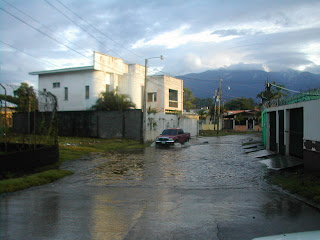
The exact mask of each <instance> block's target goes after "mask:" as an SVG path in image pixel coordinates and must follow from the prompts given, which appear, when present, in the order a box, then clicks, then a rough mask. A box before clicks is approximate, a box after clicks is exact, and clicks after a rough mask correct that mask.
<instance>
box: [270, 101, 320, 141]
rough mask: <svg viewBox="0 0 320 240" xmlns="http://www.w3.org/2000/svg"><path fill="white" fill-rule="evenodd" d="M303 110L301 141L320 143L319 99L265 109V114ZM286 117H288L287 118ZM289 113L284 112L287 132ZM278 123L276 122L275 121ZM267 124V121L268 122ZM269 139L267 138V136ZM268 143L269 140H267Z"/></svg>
mask: <svg viewBox="0 0 320 240" xmlns="http://www.w3.org/2000/svg"><path fill="white" fill-rule="evenodd" d="M301 107H302V108H303V119H304V123H303V139H305V140H312V141H320V127H319V126H320V99H318V100H312V101H305V102H300V103H294V104H289V105H284V106H279V107H271V108H268V109H267V112H273V111H280V110H290V109H294V108H301ZM287 115H288V116H287ZM288 118H289V112H288V111H285V120H286V121H285V122H286V123H285V130H286V131H288V130H289V124H288V122H289V121H288V120H287V119H288ZM277 121H278V120H277ZM268 122H269V120H268ZM268 137H269V136H268ZM268 142H269V139H268ZM285 143H286V139H285Z"/></svg>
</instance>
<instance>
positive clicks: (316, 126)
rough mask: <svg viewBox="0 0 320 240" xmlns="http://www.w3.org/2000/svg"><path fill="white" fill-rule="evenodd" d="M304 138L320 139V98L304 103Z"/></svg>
mask: <svg viewBox="0 0 320 240" xmlns="http://www.w3.org/2000/svg"><path fill="white" fill-rule="evenodd" d="M303 106H304V108H303V117H304V121H305V123H304V128H303V135H304V139H307V140H312V141H320V99H319V100H314V101H308V102H304V104H303Z"/></svg>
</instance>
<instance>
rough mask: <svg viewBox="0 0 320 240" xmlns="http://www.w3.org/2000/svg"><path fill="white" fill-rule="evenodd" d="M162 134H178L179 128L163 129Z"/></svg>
mask: <svg viewBox="0 0 320 240" xmlns="http://www.w3.org/2000/svg"><path fill="white" fill-rule="evenodd" d="M161 135H168V136H175V135H177V130H176V129H165V130H163V132H162V134H161Z"/></svg>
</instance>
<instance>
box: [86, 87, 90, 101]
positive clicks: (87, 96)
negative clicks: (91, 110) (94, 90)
mask: <svg viewBox="0 0 320 240" xmlns="http://www.w3.org/2000/svg"><path fill="white" fill-rule="evenodd" d="M89 96H90V95H89V86H86V99H89Z"/></svg>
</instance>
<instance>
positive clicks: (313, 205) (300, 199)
mask: <svg viewBox="0 0 320 240" xmlns="http://www.w3.org/2000/svg"><path fill="white" fill-rule="evenodd" d="M267 183H268V184H269V185H270V186H271V187H272V188H273V189H275V190H277V191H279V192H282V193H284V194H286V195H288V196H290V197H292V198H295V199H297V200H299V201H300V202H303V203H305V204H307V205H309V206H311V207H314V208H316V209H317V210H318V211H320V205H319V204H316V203H313V202H311V201H309V200H308V199H306V198H304V197H301V196H299V195H297V194H293V193H290V192H289V191H287V190H285V189H283V188H282V187H279V186H277V185H275V184H272V183H269V182H268V181H267Z"/></svg>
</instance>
